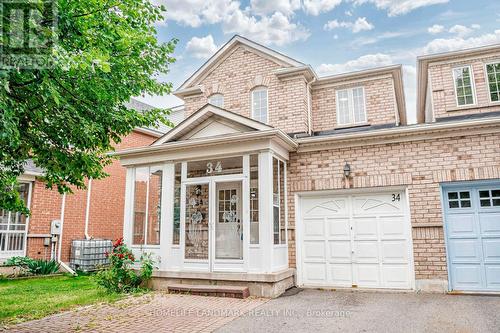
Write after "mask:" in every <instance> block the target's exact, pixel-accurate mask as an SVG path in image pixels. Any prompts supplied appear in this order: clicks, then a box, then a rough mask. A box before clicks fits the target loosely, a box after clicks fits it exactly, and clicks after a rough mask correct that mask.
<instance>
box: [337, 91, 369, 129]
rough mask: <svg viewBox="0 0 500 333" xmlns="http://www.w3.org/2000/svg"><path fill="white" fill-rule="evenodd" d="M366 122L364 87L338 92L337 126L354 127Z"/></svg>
mask: <svg viewBox="0 0 500 333" xmlns="http://www.w3.org/2000/svg"><path fill="white" fill-rule="evenodd" d="M365 122H366V107H365V90H364V88H363V87H357V88H351V89H344V90H337V124H338V125H353V124H362V123H365Z"/></svg>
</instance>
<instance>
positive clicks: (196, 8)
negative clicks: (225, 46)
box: [152, 0, 240, 28]
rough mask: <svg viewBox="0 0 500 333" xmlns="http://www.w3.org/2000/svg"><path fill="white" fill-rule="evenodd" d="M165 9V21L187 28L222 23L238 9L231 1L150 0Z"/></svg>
mask: <svg viewBox="0 0 500 333" xmlns="http://www.w3.org/2000/svg"><path fill="white" fill-rule="evenodd" d="M152 1H153V3H155V4H161V5H164V6H165V7H166V8H167V13H166V19H167V21H168V20H173V21H176V22H178V23H179V24H183V25H186V26H189V27H193V28H196V27H199V26H201V25H202V24H205V23H208V24H215V23H219V22H222V21H223V20H224V18H225V17H226V16H227V15H229V14H230V13H232V12H234V11H235V10H238V9H239V8H240V3H239V2H238V1H233V0H152Z"/></svg>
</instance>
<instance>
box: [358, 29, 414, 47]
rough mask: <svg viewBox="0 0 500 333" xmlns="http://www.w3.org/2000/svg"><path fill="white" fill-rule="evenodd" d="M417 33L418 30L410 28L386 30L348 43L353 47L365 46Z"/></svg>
mask: <svg viewBox="0 0 500 333" xmlns="http://www.w3.org/2000/svg"><path fill="white" fill-rule="evenodd" d="M416 34H418V31H415V30H411V31H403V30H401V31H386V32H382V33H380V34H378V35H376V36H370V37H360V38H356V39H354V40H352V42H351V43H350V44H351V46H352V47H353V48H359V47H361V46H366V45H372V44H376V43H378V42H380V41H384V40H387V39H393V38H402V37H410V36H413V35H416Z"/></svg>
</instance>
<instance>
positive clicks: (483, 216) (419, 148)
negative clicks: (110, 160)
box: [117, 36, 500, 296]
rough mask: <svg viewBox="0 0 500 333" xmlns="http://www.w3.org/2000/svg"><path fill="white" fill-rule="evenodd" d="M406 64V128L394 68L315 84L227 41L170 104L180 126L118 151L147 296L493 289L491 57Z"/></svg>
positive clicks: (499, 132) (497, 238)
mask: <svg viewBox="0 0 500 333" xmlns="http://www.w3.org/2000/svg"><path fill="white" fill-rule="evenodd" d="M418 66H419V74H418V80H419V87H418V92H417V95H418V97H419V99H418V101H419V102H418V110H417V118H418V124H415V125H409V124H408V123H407V117H406V109H405V98H404V93H403V82H402V73H401V66H390V67H384V68H375V69H370V70H364V71H360V72H353V73H347V74H341V75H334V76H328V77H317V75H316V74H315V72H314V71H313V70H312V69H311V67H310V66H308V65H305V64H303V63H301V62H298V61H296V60H294V59H291V58H289V57H287V56H285V55H283V54H281V53H278V52H276V51H273V50H271V49H268V48H266V47H264V46H261V45H259V44H257V43H255V42H252V41H250V40H247V39H245V38H243V37H240V36H235V37H234V38H232V39H231V40H230V41H229V42H228V43H227V44H226V45H224V46H223V47H222V48H221V49H220V50H219V51H218V52H217V53H216V54H215V55H214V56H213V57H212V58H211V59H210V60H209V61H207V62H206V63H205V64H204V65H203V66H202V67H201V68H200V69H198V70H197V71H196V72H195V73H194V74H193V75H192V76H191V77H190V78H189V79H188V80H187V81H186V82H185V83H184V84H183V85H182V86H181V87H180V88H179V89H178V90H177V91H176V92H175V95H176V96H178V97H180V98H182V99H183V100H184V102H185V112H186V116H187V118H186V119H185V120H184V121H183V122H181V123H180V124H179V125H178V126H177V127H175V128H174V129H173V130H172V131H170V132H169V133H167V134H166V135H164V136H163V137H162V138H160V139H158V140H157V141H155V142H154V143H153V144H151V145H149V146H144V147H140V148H133V149H126V150H123V151H121V152H118V153H117V154H118V155H119V156H120V158H121V163H122V165H124V166H125V167H126V168H127V186H126V197H125V212H126V213H125V219H124V237H125V240H126V242H127V243H128V244H129V245H130V246H132V247H133V249H134V251H136V252H141V251H146V252H153V253H154V254H155V258H157V259H158V265H159V270H158V271H157V272H155V280H154V283H155V284H156V285H157V286H160V287H161V286H164V285H165V284H167V285H168V284H169V283H179V281H180V282H182V283H191V284H197V283H200V282H202V281H205V283H207V284H208V283H210V284H213V283H218V284H233V285H234V284H237V285H246V286H249V288H250V293H251V294H254V295H265V296H276V295H278V294H280V293H281V292H283V291H284V290H285V289H286V288H288V287H290V286H291V285H293V284H296V285H298V286H307V287H326V288H338V287H348V288H351V287H352V288H354V287H357V288H389V289H414V290H441V291H443V290H466V291H497V292H498V291H500V144H499V142H500V103H498V101H499V99H498V98H499V84H500V83H499V82H500V45H495V46H491V47H486V48H482V49H474V50H467V51H460V52H453V53H448V54H439V55H432V56H426V57H422V58H419V59H418ZM158 186H161V190H159V189H158ZM148 189H149V190H148ZM146 193H149V195H147V194H146ZM157 224H159V225H160V226H161V227H160V229H161V232H160V236H159V237H160V239H159V241H158V239H156V238H153V239H151V237H150V231H149V229H150V228H151V225H157Z"/></svg>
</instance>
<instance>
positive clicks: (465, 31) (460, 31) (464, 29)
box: [448, 24, 481, 37]
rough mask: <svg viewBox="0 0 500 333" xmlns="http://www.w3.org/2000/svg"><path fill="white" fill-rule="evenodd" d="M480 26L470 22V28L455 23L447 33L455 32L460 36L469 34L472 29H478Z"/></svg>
mask: <svg viewBox="0 0 500 333" xmlns="http://www.w3.org/2000/svg"><path fill="white" fill-rule="evenodd" d="M480 28H481V26H480V25H479V24H472V25H471V26H470V28H468V27H466V26H464V25H461V24H456V25H454V26H453V27H451V28H450V30H448V32H449V33H452V34H456V35H458V36H460V37H465V36H467V35H470V34H471V33H472V32H474V30H477V29H480Z"/></svg>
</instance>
